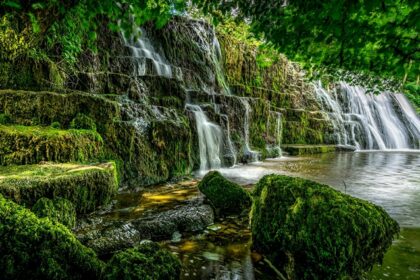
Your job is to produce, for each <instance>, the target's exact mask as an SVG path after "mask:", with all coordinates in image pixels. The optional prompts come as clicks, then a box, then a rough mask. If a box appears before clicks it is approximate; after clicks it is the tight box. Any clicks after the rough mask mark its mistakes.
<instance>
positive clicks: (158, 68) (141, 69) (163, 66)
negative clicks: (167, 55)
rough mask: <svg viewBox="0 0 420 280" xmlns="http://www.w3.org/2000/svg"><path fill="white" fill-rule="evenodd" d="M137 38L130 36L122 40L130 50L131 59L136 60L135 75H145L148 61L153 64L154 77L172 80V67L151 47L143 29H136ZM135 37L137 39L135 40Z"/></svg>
mask: <svg viewBox="0 0 420 280" xmlns="http://www.w3.org/2000/svg"><path fill="white" fill-rule="evenodd" d="M137 33H138V34H137V35H138V36H130V38H126V37H125V36H123V38H124V43H125V45H126V46H127V47H128V48H130V50H131V53H132V55H133V57H135V58H138V65H137V71H136V72H137V73H136V74H137V75H138V76H145V75H148V74H150V73H147V72H148V71H147V63H148V61H149V62H151V63H152V64H153V68H154V72H155V73H153V74H154V75H156V76H162V77H166V78H172V67H171V66H170V65H169V63H168V62H167V61H166V60H165V59H164V57H163V56H162V55H160V54H159V53H158V52H157V51H156V50H155V48H154V47H153V45H152V43H151V41H150V39H149V38H148V37H147V34H146V31H145V30H144V29H143V28H140V27H139V28H138V29H137ZM136 37H137V38H136Z"/></svg>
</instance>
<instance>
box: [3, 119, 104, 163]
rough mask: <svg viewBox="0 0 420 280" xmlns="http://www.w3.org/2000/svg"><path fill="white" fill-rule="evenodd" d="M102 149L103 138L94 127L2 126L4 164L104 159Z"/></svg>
mask: <svg viewBox="0 0 420 280" xmlns="http://www.w3.org/2000/svg"><path fill="white" fill-rule="evenodd" d="M102 149H103V140H102V137H101V136H100V135H99V134H98V133H96V132H94V131H91V130H75V129H70V130H61V129H56V128H52V127H41V126H20V125H14V126H5V125H0V165H10V164H34V163H39V162H41V161H55V162H72V161H78V162H87V161H92V160H95V159H98V158H100V157H101V156H102Z"/></svg>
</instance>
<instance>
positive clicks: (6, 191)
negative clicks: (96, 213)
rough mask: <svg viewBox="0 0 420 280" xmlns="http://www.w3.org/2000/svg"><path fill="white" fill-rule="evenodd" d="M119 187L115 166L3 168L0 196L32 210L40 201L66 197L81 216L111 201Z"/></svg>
mask: <svg viewBox="0 0 420 280" xmlns="http://www.w3.org/2000/svg"><path fill="white" fill-rule="evenodd" d="M117 188H118V180H117V173H116V167H115V163H113V162H110V163H103V164H96V165H81V164H71V163H67V164H53V163H44V164H38V165H21V166H3V167H1V166H0V194H3V195H4V196H5V197H7V198H10V199H12V200H14V201H15V202H17V203H19V204H24V205H26V206H27V207H32V206H33V205H34V204H35V203H36V202H37V201H38V199H40V198H42V197H47V198H51V199H53V198H57V197H61V198H65V199H68V200H69V201H71V202H72V203H73V204H74V205H75V207H76V211H77V212H78V213H87V212H90V211H93V210H95V209H96V208H97V207H98V206H100V205H104V204H106V203H108V202H109V201H110V199H111V198H112V196H113V195H114V194H115V193H116V191H117Z"/></svg>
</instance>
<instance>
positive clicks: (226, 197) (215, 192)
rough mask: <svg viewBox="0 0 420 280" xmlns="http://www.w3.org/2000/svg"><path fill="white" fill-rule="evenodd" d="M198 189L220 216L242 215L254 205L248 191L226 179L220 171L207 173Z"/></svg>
mask: <svg viewBox="0 0 420 280" xmlns="http://www.w3.org/2000/svg"><path fill="white" fill-rule="evenodd" d="M198 188H199V189H200V191H201V192H202V193H203V194H204V195H205V196H206V197H207V199H208V200H209V201H210V203H211V204H212V206H213V207H214V208H215V209H216V210H218V211H219V214H220V215H229V214H240V213H241V212H242V211H243V210H245V209H247V208H249V207H250V206H251V203H252V200H251V196H250V195H249V193H248V192H247V191H245V190H244V189H243V188H242V187H241V186H239V185H238V184H235V183H232V182H231V181H229V180H227V179H226V178H224V177H223V176H222V175H221V174H220V173H219V172H218V171H211V172H209V173H207V175H206V176H204V178H203V180H201V182H200V183H199V184H198Z"/></svg>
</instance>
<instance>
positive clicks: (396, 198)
mask: <svg viewBox="0 0 420 280" xmlns="http://www.w3.org/2000/svg"><path fill="white" fill-rule="evenodd" d="M220 172H221V173H222V174H223V175H224V176H226V177H227V178H229V179H231V180H233V181H236V182H238V183H240V184H242V185H246V186H247V187H250V185H252V184H254V183H256V182H257V181H258V180H259V179H260V178H261V177H262V176H264V175H266V174H271V173H276V174H285V175H291V176H299V177H304V178H307V179H311V180H315V181H318V182H320V183H325V184H328V185H331V186H332V187H334V188H336V189H337V190H339V191H342V192H345V193H348V194H350V195H353V196H356V197H359V198H362V199H366V200H369V201H372V202H374V203H375V204H378V205H380V206H382V207H384V208H385V210H386V211H387V212H388V213H389V214H390V215H391V216H392V217H393V218H394V219H396V220H397V221H398V222H399V224H400V225H401V227H402V231H401V237H400V238H399V239H398V240H396V241H394V243H393V245H392V247H391V249H390V250H389V251H388V252H387V254H386V255H385V259H384V262H383V264H382V265H380V266H379V265H377V266H375V267H374V269H373V271H372V272H370V273H369V274H368V275H366V279H372V280H379V279H384V280H385V279H420V152H419V153H408V152H386V153H379V152H364V153H337V154H335V153H331V154H323V155H314V156H309V157H284V158H279V159H270V160H266V161H264V162H260V163H254V164H249V165H243V166H236V167H234V168H226V169H221V170H220ZM197 177H200V175H198V176H197ZM196 185H197V180H191V181H186V182H181V183H178V184H166V185H163V186H158V187H156V188H150V189H146V190H143V191H138V192H136V193H132V192H131V193H120V194H119V195H118V196H117V199H116V201H115V203H114V204H113V206H112V209H111V211H105V212H104V213H103V214H101V216H102V217H103V218H104V219H105V220H108V221H109V220H116V221H121V220H131V219H135V218H138V217H143V216H147V215H149V214H153V213H156V212H162V211H166V210H168V209H172V208H173V207H176V206H177V205H180V204H183V203H185V201H186V200H189V199H192V198H194V197H197V196H199V195H200V193H199V192H198V190H197V187H196ZM162 244H163V246H165V247H166V248H168V249H169V250H171V251H172V252H173V253H174V254H176V255H178V256H179V258H180V260H181V262H182V264H183V270H182V275H181V279H183V280H192V279H238V280H239V279H250V280H252V279H262V280H266V279H281V277H280V276H279V275H277V272H275V271H274V270H273V269H272V268H271V267H270V265H269V264H268V263H267V261H266V260H265V259H264V257H263V256H261V255H259V254H258V253H256V252H252V250H251V234H250V230H249V225H248V220H247V219H246V217H244V218H237V217H231V218H229V217H228V218H226V219H224V220H221V221H218V222H217V223H216V224H214V225H212V226H210V227H208V228H207V229H206V230H205V231H204V232H201V233H199V234H189V235H186V234H184V235H180V236H175V238H173V240H168V241H164V242H162Z"/></svg>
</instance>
